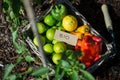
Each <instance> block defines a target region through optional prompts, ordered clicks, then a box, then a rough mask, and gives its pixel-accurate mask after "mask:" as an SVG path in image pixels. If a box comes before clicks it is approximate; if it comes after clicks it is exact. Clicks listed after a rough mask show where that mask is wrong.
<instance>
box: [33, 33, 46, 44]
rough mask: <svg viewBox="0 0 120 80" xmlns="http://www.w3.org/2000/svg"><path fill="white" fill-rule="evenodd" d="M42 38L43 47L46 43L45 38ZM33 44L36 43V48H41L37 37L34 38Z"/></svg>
mask: <svg viewBox="0 0 120 80" xmlns="http://www.w3.org/2000/svg"><path fill="white" fill-rule="evenodd" d="M40 37H41V41H42V45H44V44H45V42H46V40H45V37H44V36H42V35H41V36H40ZM33 43H34V44H35V45H36V46H39V44H38V40H37V36H35V37H34V39H33Z"/></svg>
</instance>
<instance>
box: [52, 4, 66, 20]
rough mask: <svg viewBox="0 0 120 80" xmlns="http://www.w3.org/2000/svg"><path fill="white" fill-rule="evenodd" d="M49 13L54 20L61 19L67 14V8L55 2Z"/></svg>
mask: <svg viewBox="0 0 120 80" xmlns="http://www.w3.org/2000/svg"><path fill="white" fill-rule="evenodd" d="M51 14H52V16H53V17H54V18H55V19H56V20H58V21H61V20H62V19H63V17H64V16H65V15H66V14H67V8H66V7H65V5H63V4H57V5H55V6H54V7H53V9H52V10H51Z"/></svg>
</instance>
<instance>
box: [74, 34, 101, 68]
mask: <svg viewBox="0 0 120 80" xmlns="http://www.w3.org/2000/svg"><path fill="white" fill-rule="evenodd" d="M75 49H76V50H78V49H79V50H80V51H81V52H82V53H83V54H84V56H82V57H80V58H79V59H80V61H81V62H82V63H84V64H85V65H86V67H89V66H90V65H92V64H93V63H94V62H95V61H97V60H98V59H99V58H100V57H99V55H100V53H101V51H102V38H100V37H98V36H90V35H86V36H84V37H83V39H82V40H78V42H77V45H76V46H75Z"/></svg>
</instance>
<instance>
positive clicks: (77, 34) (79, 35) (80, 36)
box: [71, 32, 84, 39]
mask: <svg viewBox="0 0 120 80" xmlns="http://www.w3.org/2000/svg"><path fill="white" fill-rule="evenodd" d="M71 34H74V35H76V36H77V37H78V39H82V38H83V36H84V35H83V34H82V33H80V32H71Z"/></svg>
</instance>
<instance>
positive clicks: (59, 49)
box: [53, 42, 67, 53]
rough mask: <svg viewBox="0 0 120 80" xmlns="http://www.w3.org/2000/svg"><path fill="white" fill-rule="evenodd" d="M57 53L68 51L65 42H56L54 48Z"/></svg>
mask: <svg viewBox="0 0 120 80" xmlns="http://www.w3.org/2000/svg"><path fill="white" fill-rule="evenodd" d="M53 50H54V52H55V53H64V52H65V51H66V50H67V46H66V44H65V43H64V42H56V43H55V44H54V46H53Z"/></svg>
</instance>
